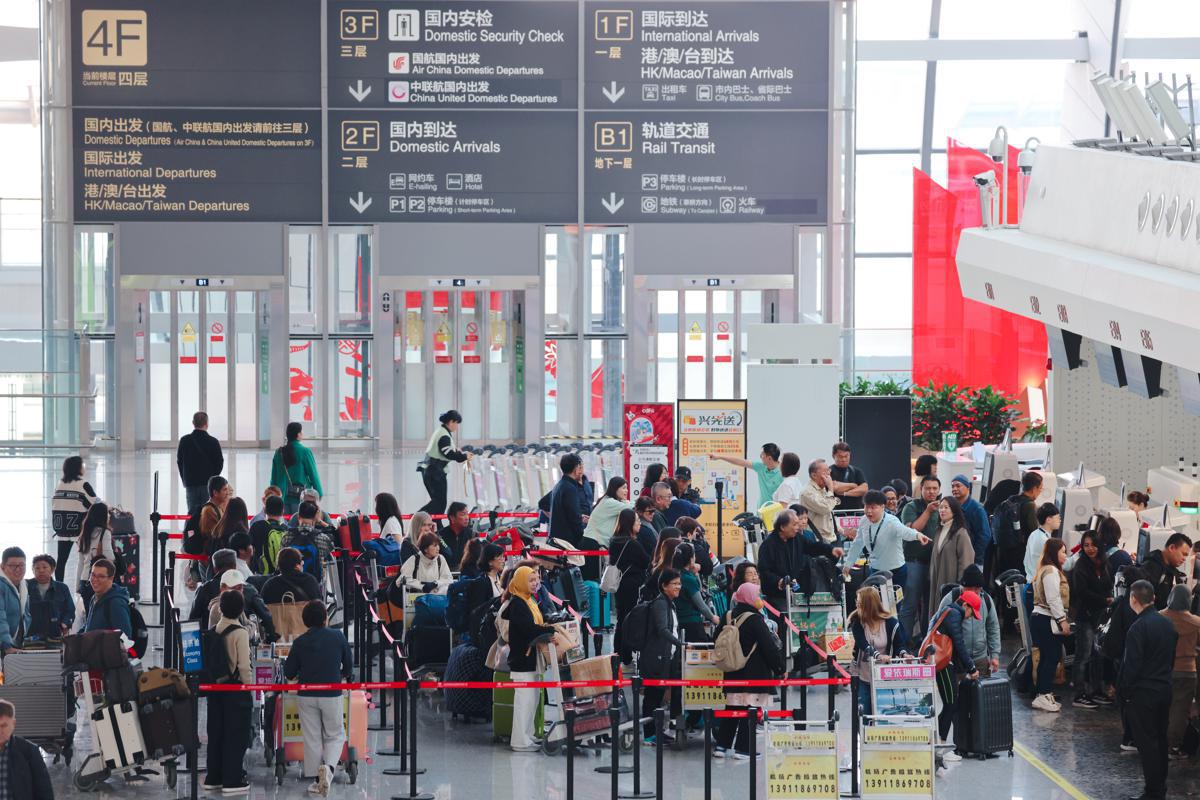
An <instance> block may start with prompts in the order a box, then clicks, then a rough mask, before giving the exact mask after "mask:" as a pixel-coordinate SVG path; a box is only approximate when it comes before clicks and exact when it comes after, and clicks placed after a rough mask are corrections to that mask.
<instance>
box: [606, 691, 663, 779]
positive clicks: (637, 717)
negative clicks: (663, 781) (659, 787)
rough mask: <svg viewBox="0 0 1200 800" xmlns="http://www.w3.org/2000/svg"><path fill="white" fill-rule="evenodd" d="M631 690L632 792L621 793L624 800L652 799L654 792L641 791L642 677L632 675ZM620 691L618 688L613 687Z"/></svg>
mask: <svg viewBox="0 0 1200 800" xmlns="http://www.w3.org/2000/svg"><path fill="white" fill-rule="evenodd" d="M630 684H631V686H632V688H633V790H632V791H629V792H621V795H620V796H621V797H623V798H626V800H641V799H642V798H649V797H654V792H651V791H648V790H645V791H644V790H643V789H642V676H641V675H634V676H633V678H632V679H631V680H630ZM615 690H616V691H617V692H620V691H621V688H620V687H619V686H617V687H615Z"/></svg>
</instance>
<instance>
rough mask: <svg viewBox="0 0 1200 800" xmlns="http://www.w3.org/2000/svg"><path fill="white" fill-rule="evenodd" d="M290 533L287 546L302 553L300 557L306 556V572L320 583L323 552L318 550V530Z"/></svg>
mask: <svg viewBox="0 0 1200 800" xmlns="http://www.w3.org/2000/svg"><path fill="white" fill-rule="evenodd" d="M290 533H291V537H290V538H289V539H288V544H287V546H288V547H292V548H295V549H296V550H298V551H300V555H302V556H304V571H305V572H307V573H308V574H309V575H312V576H313V577H315V578H316V579H317V580H318V581H320V580H321V551H320V550H319V549H318V548H317V529H316V528H311V529H307V530H305V529H303V528H296V529H294V530H292V531H290ZM280 541H281V542H282V537H281V539H280Z"/></svg>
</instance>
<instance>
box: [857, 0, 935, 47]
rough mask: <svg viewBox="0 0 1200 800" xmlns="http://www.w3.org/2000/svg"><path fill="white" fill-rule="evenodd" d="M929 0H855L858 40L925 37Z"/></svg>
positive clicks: (927, 28)
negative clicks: (856, 0)
mask: <svg viewBox="0 0 1200 800" xmlns="http://www.w3.org/2000/svg"><path fill="white" fill-rule="evenodd" d="M929 2H930V0H858V2H857V3H856V4H855V5H856V6H857V7H858V11H857V15H856V20H857V24H858V38H859V39H926V38H928V37H929Z"/></svg>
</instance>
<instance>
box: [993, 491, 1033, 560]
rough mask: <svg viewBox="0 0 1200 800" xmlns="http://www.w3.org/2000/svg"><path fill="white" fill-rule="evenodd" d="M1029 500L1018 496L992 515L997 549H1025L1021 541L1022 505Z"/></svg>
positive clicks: (999, 507) (1010, 499)
mask: <svg viewBox="0 0 1200 800" xmlns="http://www.w3.org/2000/svg"><path fill="white" fill-rule="evenodd" d="M1026 499H1027V498H1026V497H1025V495H1022V494H1018V495H1015V496H1013V497H1010V498H1009V499H1007V500H1005V501H1004V502H1003V503H1001V504H1000V505H999V506H998V507H997V508H996V513H995V514H993V515H992V539H993V540H994V541H995V542H996V549H997V550H1000V551H1001V552H1003V551H1005V550H1019V549H1022V548H1024V547H1025V543H1024V542H1023V541H1021V504H1022V503H1023V502H1024V501H1025V500H1026Z"/></svg>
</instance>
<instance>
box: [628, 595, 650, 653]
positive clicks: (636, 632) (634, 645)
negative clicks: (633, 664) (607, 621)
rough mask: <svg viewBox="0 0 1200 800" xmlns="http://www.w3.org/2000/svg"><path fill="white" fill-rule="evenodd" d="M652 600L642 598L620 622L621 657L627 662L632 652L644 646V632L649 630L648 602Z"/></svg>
mask: <svg viewBox="0 0 1200 800" xmlns="http://www.w3.org/2000/svg"><path fill="white" fill-rule="evenodd" d="M653 602H654V601H653V600H642V601H641V602H639V603H638V604H637V605H636V606H634V607H633V608H631V609H630V610H629V613H628V614H626V615H625V619H624V620H623V621H622V622H621V658H622V659H623V660H624V661H625V662H626V663H628V661H629V660H630V659H632V658H633V654H634V653H636V652H638V651H640V650H641V649H642V648H643V647H645V646H646V633H647V632H648V631H649V630H650V604H651V603H653Z"/></svg>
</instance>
